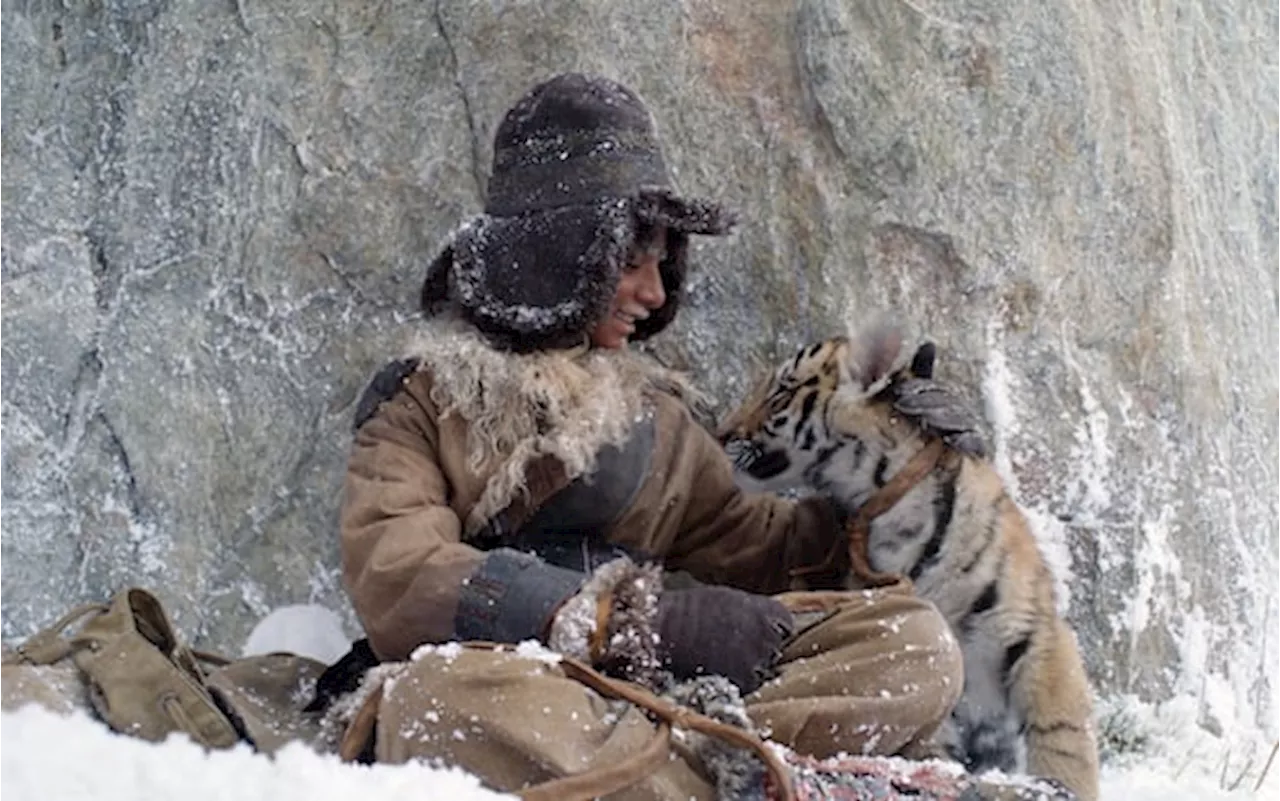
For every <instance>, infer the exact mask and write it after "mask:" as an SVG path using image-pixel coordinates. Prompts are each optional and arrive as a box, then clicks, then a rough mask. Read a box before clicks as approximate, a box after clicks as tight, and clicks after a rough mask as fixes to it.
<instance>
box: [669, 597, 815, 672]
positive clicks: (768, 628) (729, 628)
mask: <svg viewBox="0 0 1280 801" xmlns="http://www.w3.org/2000/svg"><path fill="white" fill-rule="evenodd" d="M655 628H656V629H657V632H658V638H659V640H658V654H659V656H660V657H661V658H662V660H663V664H664V666H665V667H666V668H667V669H668V670H670V671H671V672H672V673H673V674H674V675H675V677H676V678H677V679H689V678H693V677H694V676H703V675H716V676H724V677H725V678H727V679H729V680H730V681H732V682H733V683H734V684H736V685H738V689H740V690H741V691H742V694H743V695H746V694H748V693H750V692H752V691H753V690H755V689H756V688H757V687H759V686H760V685H761V684H763V683H764V682H765V680H767V679H768V678H770V677H771V676H772V675H773V674H774V668H775V666H776V664H777V661H778V656H779V654H780V653H781V651H782V644H783V643H784V642H785V641H786V640H787V638H788V637H790V636H791V632H792V630H793V629H794V628H795V623H794V621H793V620H792V618H791V613H790V612H788V611H787V609H786V607H784V606H783V605H782V604H780V603H778V602H777V601H775V600H774V599H772V598H770V597H768V596H765V595H753V594H752V593H749V592H743V591H742V590H735V589H733V588H731V587H717V586H702V587H694V588H691V589H687V590H667V591H666V592H664V593H662V595H661V596H660V597H659V599H658V619H657V625H656V626H655Z"/></svg>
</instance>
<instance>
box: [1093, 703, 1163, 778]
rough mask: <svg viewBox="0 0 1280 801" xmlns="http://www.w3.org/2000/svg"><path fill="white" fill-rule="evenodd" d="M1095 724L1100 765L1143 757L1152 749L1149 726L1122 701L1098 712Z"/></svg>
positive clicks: (1130, 706)
mask: <svg viewBox="0 0 1280 801" xmlns="http://www.w3.org/2000/svg"><path fill="white" fill-rule="evenodd" d="M1097 724H1098V757H1099V759H1100V760H1101V761H1102V763H1103V764H1110V763H1113V762H1117V761H1122V760H1123V759H1124V758H1126V757H1129V756H1133V755H1136V754H1143V753H1146V752H1147V750H1148V749H1149V748H1150V747H1151V742H1152V732H1151V729H1150V726H1149V725H1148V724H1147V723H1146V722H1145V721H1144V720H1142V719H1141V718H1140V717H1139V716H1138V714H1137V713H1136V712H1135V711H1134V709H1133V706H1132V705H1130V704H1128V703H1125V702H1124V701H1119V702H1116V703H1113V704H1110V705H1107V706H1106V707H1105V708H1103V709H1100V710H1099V711H1098V715H1097Z"/></svg>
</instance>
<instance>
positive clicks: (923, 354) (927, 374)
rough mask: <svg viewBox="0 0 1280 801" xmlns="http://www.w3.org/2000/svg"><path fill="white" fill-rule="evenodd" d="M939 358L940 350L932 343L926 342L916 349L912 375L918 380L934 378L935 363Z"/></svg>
mask: <svg viewBox="0 0 1280 801" xmlns="http://www.w3.org/2000/svg"><path fill="white" fill-rule="evenodd" d="M937 357H938V348H937V346H935V345H934V344H933V343H932V342H925V343H924V344H923V345H921V346H920V347H919V348H916V355H914V356H912V357H911V375H913V376H915V377H916V378H933V362H934V360H935V359H936V358H937Z"/></svg>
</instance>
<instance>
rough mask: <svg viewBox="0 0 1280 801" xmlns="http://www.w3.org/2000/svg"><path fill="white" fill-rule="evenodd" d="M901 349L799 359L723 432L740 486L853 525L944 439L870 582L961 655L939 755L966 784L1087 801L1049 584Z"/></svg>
mask: <svg viewBox="0 0 1280 801" xmlns="http://www.w3.org/2000/svg"><path fill="white" fill-rule="evenodd" d="M901 346H902V340H901V336H900V335H899V334H898V333H897V331H895V330H894V329H892V328H886V327H881V328H876V329H872V330H870V331H868V332H864V333H863V334H862V335H860V336H858V337H855V338H852V339H850V338H847V337H837V338H833V339H828V340H826V341H823V342H819V343H817V344H813V345H810V346H807V347H805V348H803V349H801V350H800V351H799V352H798V353H797V354H796V355H795V356H794V357H793V358H791V359H789V360H788V361H786V362H785V363H784V364H783V365H782V366H781V367H779V368H778V369H777V370H776V372H774V374H773V375H772V377H771V378H770V379H768V380H766V381H765V382H764V383H763V384H761V385H760V386H759V387H757V389H756V390H755V391H754V392H753V393H752V395H751V397H749V398H748V399H747V401H746V402H745V403H744V404H743V405H742V406H741V407H740V408H739V409H737V410H736V411H735V412H733V413H732V414H731V415H730V416H729V417H728V418H726V419H725V422H724V424H723V425H722V426H721V427H720V430H719V435H720V440H721V442H722V443H723V444H724V445H725V448H726V451H728V452H729V455H730V457H731V458H732V459H733V460H734V466H735V470H736V472H737V474H738V476H739V477H740V479H742V480H743V481H742V483H743V484H744V485H745V486H748V487H752V488H754V489H760V490H781V489H786V488H791V487H796V486H801V485H807V486H809V487H810V488H812V489H814V490H816V491H818V492H822V493H825V494H827V495H829V496H830V497H832V499H833V500H835V501H836V502H837V503H838V504H840V505H841V506H842V507H843V508H844V509H845V511H846V512H848V513H850V514H853V513H855V512H856V511H857V510H858V509H859V508H860V507H862V506H863V505H864V504H867V502H868V501H869V500H870V499H872V498H873V496H875V494H876V493H877V491H878V490H879V489H880V488H881V487H883V486H884V485H885V484H886V482H888V481H890V480H892V477H893V476H894V475H895V474H897V473H898V472H899V471H903V470H905V469H908V468H907V465H908V463H909V462H911V460H912V459H913V457H916V456H917V455H918V454H920V452H921V451H924V450H925V449H926V446H927V445H929V444H930V443H932V442H935V441H937V440H941V445H935V446H934V448H935V449H937V448H940V449H941V450H940V454H941V455H940V456H938V458H937V461H936V463H934V465H933V468H932V470H930V471H929V472H928V473H926V474H924V475H923V477H922V478H920V479H919V481H917V482H916V483H915V484H914V485H913V486H910V489H909V490H907V491H906V493H905V494H904V495H901V496H900V498H899V499H898V500H897V502H896V503H894V504H893V505H892V506H890V507H889V508H888V509H887V510H885V511H883V512H882V513H881V514H879V515H878V516H877V517H875V518H873V519H872V521H871V523H870V526H869V529H868V532H869V533H868V536H867V544H868V549H867V550H868V553H867V561H868V563H869V565H870V567H871V568H872V569H873V570H875V571H880V572H883V573H896V574H901V575H904V576H907V577H908V578H910V579H911V581H912V582H913V583H914V586H915V589H916V592H917V593H918V594H920V595H921V596H923V597H925V598H927V599H929V600H930V601H932V602H933V603H934V605H936V606H937V607H938V609H939V610H940V611H941V612H942V614H943V615H944V616H945V617H946V619H947V621H948V622H949V623H950V625H951V628H952V630H953V631H954V632H955V634H956V637H957V639H958V640H959V642H960V646H961V649H962V651H963V653H964V668H965V687H964V693H963V695H962V696H961V698H960V701H959V703H958V704H957V705H956V707H955V710H954V712H953V713H952V715H951V718H950V720H948V721H947V722H946V723H945V724H944V725H943V727H942V728H941V730H940V731H939V732H938V734H937V735H936V736H935V745H937V746H941V747H942V748H944V749H946V751H947V752H948V753H949V754H951V755H952V756H953V757H954V758H955V759H957V760H958V761H960V762H961V763H963V764H964V765H965V766H966V768H968V769H969V770H970V771H971V772H975V773H976V772H979V771H982V770H984V769H988V768H998V769H1001V770H1003V771H1006V772H1012V771H1027V772H1029V773H1031V774H1033V775H1036V776H1042V777H1046V778H1050V779H1057V780H1058V781H1060V782H1062V783H1063V784H1065V785H1066V786H1067V787H1069V788H1070V789H1071V790H1072V791H1073V792H1074V793H1075V794H1076V795H1077V796H1078V797H1080V798H1081V799H1086V801H1093V799H1096V798H1097V795H1098V754H1097V743H1096V738H1095V734H1094V731H1093V725H1092V721H1093V715H1092V701H1091V697H1090V689H1089V684H1088V679H1087V677H1086V675H1085V671H1084V665H1083V663H1082V661H1081V659H1080V654H1079V652H1078V651H1077V649H1076V639H1075V634H1074V633H1073V632H1072V631H1071V629H1070V628H1068V626H1067V624H1066V622H1065V621H1063V620H1062V618H1060V617H1059V616H1058V613H1057V606H1056V599H1055V593H1054V589H1053V579H1052V576H1051V574H1050V572H1049V569H1048V567H1047V566H1046V564H1045V562H1044V559H1043V557H1042V556H1041V554H1040V551H1039V549H1038V548H1037V546H1036V541H1035V538H1034V536H1033V535H1032V533H1031V531H1030V529H1029V527H1028V524H1027V521H1026V518H1025V517H1023V515H1022V513H1021V511H1020V510H1019V509H1018V507H1017V505H1016V504H1015V503H1014V501H1013V500H1012V499H1011V498H1010V497H1009V494H1008V493H1007V492H1006V490H1005V487H1004V484H1003V482H1002V481H1001V479H1000V476H999V475H998V474H997V473H996V470H995V468H994V467H993V466H992V464H991V463H990V462H989V461H988V460H987V459H986V457H985V454H984V452H983V448H982V443H981V439H980V437H979V435H978V434H977V433H976V431H977V427H976V418H975V417H974V416H973V414H972V413H971V412H968V411H967V410H965V409H962V408H961V407H960V406H959V404H958V403H957V401H956V398H955V396H953V395H951V394H950V393H949V392H947V391H946V390H944V389H942V388H941V387H940V386H939V385H938V384H936V383H935V382H933V380H932V373H933V361H934V348H933V345H932V344H931V343H926V344H925V345H923V346H922V347H921V348H920V349H919V350H918V351H917V352H916V353H915V355H914V357H913V358H912V359H911V360H910V363H909V364H907V365H905V366H898V365H899V356H900V353H901ZM935 452H937V451H936V450H935ZM922 469H923V468H922ZM904 475H905V474H904Z"/></svg>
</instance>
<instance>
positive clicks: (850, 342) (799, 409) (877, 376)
mask: <svg viewBox="0 0 1280 801" xmlns="http://www.w3.org/2000/svg"><path fill="white" fill-rule="evenodd" d="M901 345H902V339H901V336H900V335H899V334H898V333H897V332H896V331H895V330H892V329H875V330H872V331H870V332H867V333H864V334H862V335H860V336H858V337H857V338H855V339H850V338H849V337H833V338H831V339H826V340H823V341H821V342H817V343H815V344H811V345H806V346H805V347H803V348H801V349H800V350H799V351H798V352H797V353H796V354H795V355H794V356H793V357H791V358H790V359H788V360H787V361H786V362H784V363H783V364H782V365H781V366H780V367H778V369H777V370H775V371H774V372H773V374H772V375H770V376H768V377H767V378H766V379H765V380H763V381H761V382H760V383H759V384H758V385H757V386H756V387H755V389H753V390H752V392H751V393H750V394H749V395H748V396H747V398H746V400H745V401H743V403H742V405H741V406H739V407H738V408H737V409H736V410H735V411H733V412H732V413H731V414H730V415H729V416H728V417H726V418H725V420H724V422H723V424H721V426H720V428H719V430H718V431H717V436H718V437H719V439H720V442H721V444H722V445H723V446H724V448H725V451H726V452H727V453H728V454H729V458H730V459H731V460H732V461H733V465H734V471H735V473H737V475H738V477H739V481H740V483H741V484H742V485H743V486H744V487H745V488H747V489H752V490H757V491H778V490H784V489H789V488H793V487H796V486H800V485H802V484H812V483H813V479H814V477H815V476H814V475H812V472H811V471H812V470H813V469H814V468H815V467H816V466H819V465H820V463H821V462H822V461H823V460H824V459H825V458H827V456H828V455H829V453H830V449H831V446H832V444H833V443H834V442H836V441H837V440H848V439H850V438H852V439H857V440H859V441H862V442H865V443H867V444H871V445H875V446H878V448H879V449H884V448H888V447H889V446H891V445H892V442H891V438H892V437H893V436H894V432H893V431H892V430H891V429H892V421H893V414H892V405H891V403H890V402H889V401H887V400H885V399H884V398H882V397H880V395H881V393H882V390H883V389H884V388H885V387H886V386H888V385H889V383H890V382H891V381H892V378H893V376H892V375H891V371H892V369H893V367H894V364H895V362H896V360H897V358H898V355H899V352H900V350H901ZM931 352H932V351H930V353H931Z"/></svg>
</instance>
